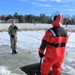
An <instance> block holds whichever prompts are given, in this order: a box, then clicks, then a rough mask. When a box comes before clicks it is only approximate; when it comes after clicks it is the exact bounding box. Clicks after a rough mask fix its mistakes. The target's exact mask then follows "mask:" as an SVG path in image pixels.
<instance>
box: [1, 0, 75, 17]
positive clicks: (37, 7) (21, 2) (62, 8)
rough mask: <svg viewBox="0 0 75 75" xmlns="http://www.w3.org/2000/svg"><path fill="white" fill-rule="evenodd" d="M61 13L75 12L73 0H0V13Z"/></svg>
mask: <svg viewBox="0 0 75 75" xmlns="http://www.w3.org/2000/svg"><path fill="white" fill-rule="evenodd" d="M57 11H58V12H59V13H61V14H63V15H65V14H68V15H71V16H72V15H74V14H75V0H0V15H2V14H3V15H9V14H11V15H13V14H14V13H15V12H17V13H18V14H21V15H28V14H33V15H37V16H38V15H40V14H45V15H48V16H49V15H52V14H53V13H55V12H57Z"/></svg>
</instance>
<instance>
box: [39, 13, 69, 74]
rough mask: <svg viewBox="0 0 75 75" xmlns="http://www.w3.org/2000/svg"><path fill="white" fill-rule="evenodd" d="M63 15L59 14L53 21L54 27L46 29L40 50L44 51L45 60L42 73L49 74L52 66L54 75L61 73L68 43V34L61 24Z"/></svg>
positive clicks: (40, 51)
mask: <svg viewBox="0 0 75 75" xmlns="http://www.w3.org/2000/svg"><path fill="white" fill-rule="evenodd" d="M62 22H63V16H62V15H60V14H58V15H57V17H56V19H55V21H54V22H53V24H52V25H53V28H50V29H49V30H47V31H46V33H45V35H44V37H43V39H42V43H41V46H40V47H39V50H38V52H39V53H44V52H45V56H44V60H43V62H42V64H41V69H40V72H41V75H48V73H49V71H50V68H52V75H59V74H60V73H61V65H62V62H63V60H64V54H65V48H66V43H67V41H68V36H67V32H66V30H65V29H64V28H63V27H62V26H61V25H62Z"/></svg>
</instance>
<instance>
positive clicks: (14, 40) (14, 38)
mask: <svg viewBox="0 0 75 75" xmlns="http://www.w3.org/2000/svg"><path fill="white" fill-rule="evenodd" d="M14 24H15V21H14V20H13V21H12V25H10V26H9V28H8V33H9V35H10V43H11V49H12V54H17V52H16V43H17V30H18V27H17V26H16V25H14Z"/></svg>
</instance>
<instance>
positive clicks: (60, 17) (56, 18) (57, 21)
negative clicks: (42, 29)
mask: <svg viewBox="0 0 75 75" xmlns="http://www.w3.org/2000/svg"><path fill="white" fill-rule="evenodd" d="M63 21H64V17H63V15H61V14H58V15H56V16H54V22H53V24H52V25H53V27H60V26H62V23H63Z"/></svg>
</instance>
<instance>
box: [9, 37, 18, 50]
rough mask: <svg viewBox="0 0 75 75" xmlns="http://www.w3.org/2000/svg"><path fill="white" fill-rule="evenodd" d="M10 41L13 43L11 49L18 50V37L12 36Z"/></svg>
mask: <svg viewBox="0 0 75 75" xmlns="http://www.w3.org/2000/svg"><path fill="white" fill-rule="evenodd" d="M10 43H11V49H12V51H13V50H15V51H16V46H17V45H16V43H17V38H16V37H14V38H12V37H10Z"/></svg>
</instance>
